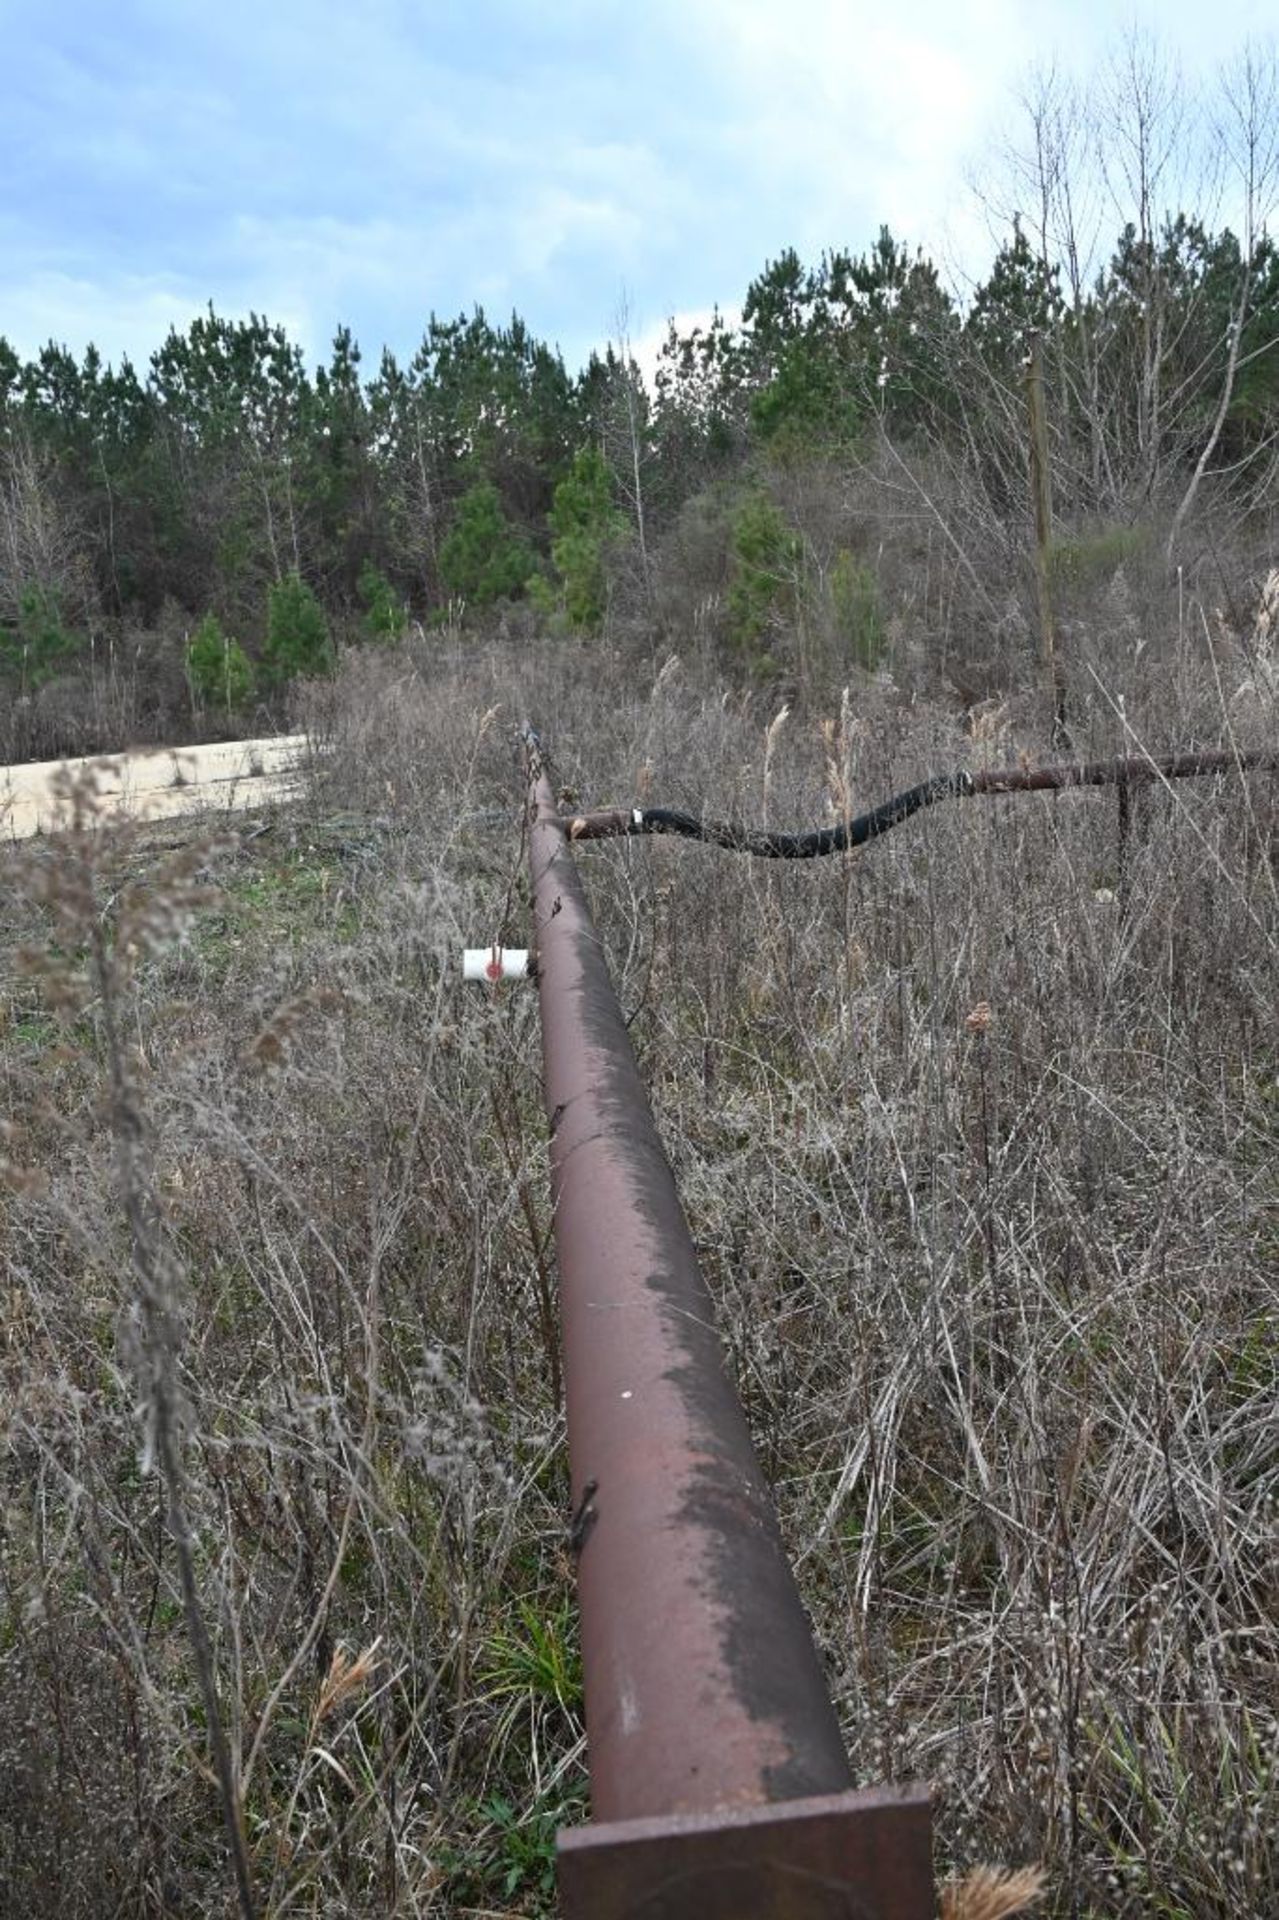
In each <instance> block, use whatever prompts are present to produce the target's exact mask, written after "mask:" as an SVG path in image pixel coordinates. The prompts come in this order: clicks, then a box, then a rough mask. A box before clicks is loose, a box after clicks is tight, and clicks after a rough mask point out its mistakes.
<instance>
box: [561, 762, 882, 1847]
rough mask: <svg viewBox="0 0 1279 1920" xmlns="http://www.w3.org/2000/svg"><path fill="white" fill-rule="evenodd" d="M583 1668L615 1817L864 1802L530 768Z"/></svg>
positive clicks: (620, 1030)
mask: <svg viewBox="0 0 1279 1920" xmlns="http://www.w3.org/2000/svg"><path fill="white" fill-rule="evenodd" d="M531 757H532V761H533V765H532V769H531V777H530V807H531V814H532V819H531V832H530V858H531V869H532V880H533V899H534V914H535V925H536V936H537V954H538V987H539V992H540V995H541V1011H542V1029H543V1045H544V1056H545V1083H546V1108H547V1113H548V1115H549V1118H550V1125H551V1180H552V1194H553V1201H554V1208H555V1238H556V1247H557V1251H558V1255H559V1270H560V1288H561V1305H562V1320H563V1336H564V1378H565V1394H566V1401H567V1409H568V1433H569V1455H570V1462H571V1468H572V1481H573V1502H574V1508H575V1512H576V1515H577V1518H576V1520H575V1523H574V1537H575V1546H576V1549H577V1552H578V1582H579V1594H580V1603H581V1618H582V1660H583V1670H584V1679H585V1692H586V1721H587V1737H588V1745H589V1758H590V1774H591V1803H592V1809H593V1813H594V1816H595V1818H596V1819H597V1820H599V1821H618V1820H634V1819H638V1818H641V1817H644V1816H656V1815H667V1814H699V1813H704V1812H706V1811H708V1810H711V1809H747V1808H751V1807H758V1806H762V1805H766V1804H768V1803H770V1802H774V1801H782V1800H797V1799H803V1798H809V1797H814V1796H822V1795H829V1794H834V1793H839V1792H841V1791H843V1790H845V1789H847V1788H848V1787H850V1786H851V1784H852V1779H851V1775H850V1772H849V1767H848V1761H847V1758H846V1756H845V1753H844V1747H843V1742H842V1740H841V1738H840V1733H839V1727H838V1724H837V1721H836V1718H835V1713H834V1709H833V1708H832V1706H831V1702H830V1697H829V1694H828V1692H827V1689H826V1684H825V1681H824V1679H823V1675H822V1669H821V1665H820V1663H819V1661H818V1657H817V1653H816V1650H815V1648H814V1646H813V1642H812V1637H811V1635H810V1633H809V1629H808V1624H807V1621H806V1619H805V1615H804V1610H803V1607H802V1605H801V1603H800V1599H799V1594H798V1592H797V1590H796V1587H795V1584H794V1579H793V1576H792V1574H791V1570H790V1566H789V1564H788V1561H787V1558H786V1553H785V1549H784V1547H783V1544H782V1540H781V1535H780V1531H779V1528H778V1524H777V1519H776V1516H775V1513H774V1510H773V1504H772V1501H771V1499H770V1496H769V1493H768V1489H767V1487H766V1486H765V1483H764V1480H763V1477H762V1475H761V1473H760V1470H759V1467H758V1465H757V1463H756V1461H755V1457H754V1453H753V1450H752V1447H751V1442H750V1437H749V1434H748V1432H747V1427H746V1419H745V1415H744V1414H743V1412H742V1408H741V1404H740V1402H739V1400H738V1398H737V1394H736V1392H735V1390H734V1388H733V1386H732V1384H731V1382H730V1380H729V1378H728V1374H727V1371H726V1369H725V1365H724V1358H723V1354H722V1352H721V1349H720V1343H719V1338H718V1335H717V1334H716V1332H715V1328H714V1324H713V1313H712V1307H711V1300H710V1296H709V1293H708V1291H707V1288H706V1283H705V1281H704V1279H703V1277H702V1274H701V1271H700V1268H699V1266H698V1262H697V1255H696V1253H695V1251H694V1248H693V1242H692V1239H691V1236H690V1234H689V1230H688V1225H687V1222H686V1221H685V1219H684V1214H683V1210H682V1208H681V1206H680V1202H679V1197H678V1195H677V1193H676V1190H675V1181H674V1176H673V1175H672V1173H671V1169H670V1166H669V1163H668V1162H667V1159H666V1155H665V1153H664V1151H663V1149H662V1144H661V1141H660V1139H659V1138H658V1134H657V1128H656V1126H655V1124H654V1121H653V1116H652V1113H651V1111H650V1108H649V1104H648V1099H647V1096H646V1093H645V1090H644V1086H643V1082H642V1081H641V1079H640V1075H639V1070H638V1068H637V1066H636V1063H635V1056H634V1054H633V1052H632V1049H631V1043H630V1039H629V1036H628V1034H627V1031H626V1025H625V1021H624V1020H623V1017H622V1010H621V1007H620V1006H619V1004H618V1001H617V996H616V994H615V992H614V990H613V986H612V982H611V980H610V978H609V974H608V969H607V967H606V964H605V960H604V955H603V952H602V950H601V947H600V941H599V937H598V935H597V934H596V931H595V928H594V926H593V925H592V923H591V918H590V914H589V911H588V909H587V905H586V901H585V897H584V895H583V892H582V886H581V882H580V879H579V877H578V874H577V871H576V868H575V865H574V862H573V858H572V855H571V853H570V852H569V850H568V846H567V844H566V841H565V833H564V826H563V823H562V822H561V821H560V820H559V819H558V818H557V816H556V807H555V796H554V794H553V793H552V790H551V787H550V784H549V782H548V780H547V778H546V776H545V773H544V772H543V771H542V769H541V766H540V763H539V762H538V759H537V756H536V752H535V751H533V752H532V754H531Z"/></svg>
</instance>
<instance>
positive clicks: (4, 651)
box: [0, 584, 81, 693]
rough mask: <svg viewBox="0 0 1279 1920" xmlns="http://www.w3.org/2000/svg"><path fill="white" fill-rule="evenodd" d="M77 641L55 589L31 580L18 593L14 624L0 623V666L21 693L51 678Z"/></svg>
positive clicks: (77, 644) (30, 690)
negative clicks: (16, 616)
mask: <svg viewBox="0 0 1279 1920" xmlns="http://www.w3.org/2000/svg"><path fill="white" fill-rule="evenodd" d="M80 644H81V640H80V636H79V635H78V634H77V633H74V632H73V631H72V630H71V628H69V627H68V626H67V624H66V621H65V619H64V618H63V612H62V602H61V599H60V596H59V595H58V594H57V592H56V591H55V590H54V589H53V588H52V587H42V586H39V585H36V584H32V585H30V586H27V587H24V588H23V590H22V593H21V594H20V595H19V598H18V618H17V624H16V626H10V627H5V626H0V666H3V668H4V670H5V671H6V673H9V674H11V675H12V676H13V677H14V678H15V679H17V681H18V682H19V685H20V687H21V689H22V691H23V692H24V693H28V692H32V691H34V689H35V688H37V687H42V686H43V685H44V684H45V682H46V681H48V680H52V679H53V678H54V677H55V676H56V675H57V673H58V672H59V670H60V668H61V666H62V663H63V661H64V660H65V659H66V658H67V656H68V655H70V654H72V653H74V652H75V651H76V649H77V648H78V647H79V646H80Z"/></svg>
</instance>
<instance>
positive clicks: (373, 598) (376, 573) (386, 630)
mask: <svg viewBox="0 0 1279 1920" xmlns="http://www.w3.org/2000/svg"><path fill="white" fill-rule="evenodd" d="M357 590H358V592H359V595H360V598H361V600H362V601H363V602H364V625H365V627H366V628H367V630H368V632H369V634H370V635H371V636H372V638H373V639H374V640H399V639H400V638H401V637H402V636H403V633H404V630H405V628H406V627H407V626H408V623H409V621H408V611H407V609H406V607H405V604H404V602H403V600H402V599H401V598H400V597H399V595H398V594H397V593H396V591H395V588H394V587H393V586H392V585H391V583H390V581H389V580H388V579H387V577H386V575H385V574H384V573H383V572H382V570H381V569H380V568H379V567H375V566H374V564H373V562H372V561H371V560H366V561H365V562H364V565H363V566H362V567H361V568H360V578H359V580H358V582H357Z"/></svg>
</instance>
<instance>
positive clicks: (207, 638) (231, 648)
mask: <svg viewBox="0 0 1279 1920" xmlns="http://www.w3.org/2000/svg"><path fill="white" fill-rule="evenodd" d="M187 679H188V680H189V682H190V686H191V698H192V701H193V703H194V704H195V705H196V706H197V707H225V709H226V711H227V712H228V713H231V712H232V711H233V710H234V709H235V708H236V707H242V706H244V705H245V703H246V702H247V701H248V700H249V699H251V698H252V695H253V667H252V664H251V663H250V661H249V657H248V655H247V654H246V653H245V651H244V648H243V647H242V646H241V645H240V643H239V641H238V640H235V639H232V638H231V637H230V636H229V635H227V634H225V633H223V631H222V628H221V626H220V624H219V622H218V618H217V615H216V614H213V613H206V614H205V616H204V618H203V620H202V621H201V622H200V624H199V626H198V627H197V628H196V630H195V633H194V635H193V636H192V639H191V644H190V646H189V647H188V648H187Z"/></svg>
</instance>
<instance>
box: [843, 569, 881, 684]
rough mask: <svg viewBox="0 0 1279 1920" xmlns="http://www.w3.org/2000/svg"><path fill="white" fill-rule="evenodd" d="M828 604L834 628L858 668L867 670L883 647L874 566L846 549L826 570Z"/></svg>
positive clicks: (871, 666)
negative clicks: (827, 570)
mask: <svg viewBox="0 0 1279 1920" xmlns="http://www.w3.org/2000/svg"><path fill="white" fill-rule="evenodd" d="M830 603H831V612H832V613H833V615H834V619H835V631H836V634H837V635H838V637H839V639H840V640H841V641H842V642H843V643H844V645H845V646H846V647H847V648H848V650H849V652H850V653H851V655H852V657H853V659H854V661H855V662H856V663H857V665H858V666H859V667H863V668H865V670H866V671H867V672H868V673H869V672H871V671H873V669H874V668H875V667H876V666H877V665H878V664H879V657H880V654H881V653H882V652H883V647H884V616H883V613H882V612H881V610H880V604H879V580H878V578H877V576H876V573H875V569H874V568H873V567H871V566H869V565H868V564H867V562H866V561H864V560H859V559H858V558H857V557H856V555H855V554H852V553H849V552H848V551H847V549H844V550H843V551H842V552H840V553H839V554H837V555H836V557H835V564H834V566H833V567H832V568H831V570H830Z"/></svg>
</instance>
